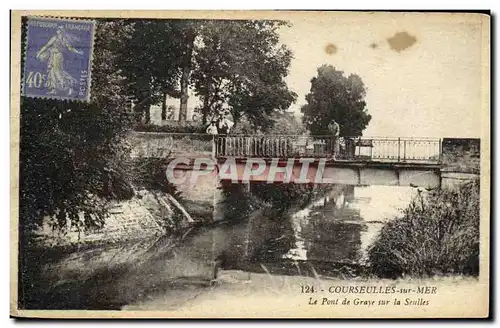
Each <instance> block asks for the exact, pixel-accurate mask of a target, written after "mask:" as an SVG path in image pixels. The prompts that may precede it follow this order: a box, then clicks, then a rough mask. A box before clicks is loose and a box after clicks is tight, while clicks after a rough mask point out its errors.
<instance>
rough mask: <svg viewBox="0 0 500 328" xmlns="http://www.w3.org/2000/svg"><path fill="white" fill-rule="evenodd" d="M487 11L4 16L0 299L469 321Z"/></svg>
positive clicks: (486, 83) (486, 113)
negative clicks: (5, 230) (5, 289)
mask: <svg viewBox="0 0 500 328" xmlns="http://www.w3.org/2000/svg"><path fill="white" fill-rule="evenodd" d="M489 56H490V16H489V13H488V12H482V13H481V12H381V11H380V12H350V11H343V12H335V11H290V12H287V11H239V12H237V11H235V12H230V11H193V12H188V11H186V12H181V11H125V10H124V11H81V12H79V11H11V100H12V103H11V158H12V160H11V170H12V171H11V176H12V177H13V178H12V180H13V181H14V182H13V184H12V185H11V206H12V209H11V225H12V228H11V253H12V254H13V256H12V258H11V271H12V273H11V279H12V282H11V296H10V299H11V310H10V314H11V316H14V317H36V318H44V317H45V318H86V317H93V318H109V317H114V318H145V317H148V318H152V317H155V318H360V317H361V318H486V317H488V316H489V311H490V310H489V304H490V300H489V297H490V296H489V293H488V291H489V287H490V286H489V284H490V276H489V275H490V268H489V263H490V261H489V253H490V249H489V245H490V238H492V237H491V235H490V231H489V226H490V133H491V132H490V57H489Z"/></svg>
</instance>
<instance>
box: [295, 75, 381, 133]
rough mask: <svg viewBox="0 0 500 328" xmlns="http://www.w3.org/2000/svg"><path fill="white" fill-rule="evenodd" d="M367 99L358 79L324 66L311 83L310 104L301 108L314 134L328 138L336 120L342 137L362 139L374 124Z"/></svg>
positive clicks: (304, 118) (306, 123)
mask: <svg viewBox="0 0 500 328" xmlns="http://www.w3.org/2000/svg"><path fill="white" fill-rule="evenodd" d="M365 95H366V90H365V86H364V84H363V81H362V80H361V78H360V77H359V76H358V75H356V74H351V75H349V76H348V77H345V76H344V73H343V72H342V71H338V70H336V69H335V68H334V67H333V66H331V65H323V66H321V67H319V68H318V76H316V77H314V78H313V79H312V80H311V90H310V92H309V94H307V95H306V101H307V104H305V105H304V106H302V108H301V111H302V113H304V116H303V122H304V123H305V125H306V127H307V128H308V129H309V131H311V133H312V134H315V135H328V134H329V133H330V132H329V130H328V124H329V123H330V122H331V121H332V120H333V119H334V120H335V121H336V122H337V123H338V124H339V125H340V135H341V136H361V135H362V134H363V130H364V129H365V128H366V127H367V125H368V123H370V120H371V115H370V114H368V112H367V109H366V102H365V100H364V98H365Z"/></svg>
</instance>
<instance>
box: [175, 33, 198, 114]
mask: <svg viewBox="0 0 500 328" xmlns="http://www.w3.org/2000/svg"><path fill="white" fill-rule="evenodd" d="M195 38H196V33H192V35H190V36H189V38H188V39H187V40H186V43H187V49H186V56H185V57H184V63H183V65H182V75H181V97H180V98H181V103H180V106H179V122H180V123H181V124H184V123H186V120H187V104H188V98H189V77H190V75H191V60H192V57H193V49H194V40H195Z"/></svg>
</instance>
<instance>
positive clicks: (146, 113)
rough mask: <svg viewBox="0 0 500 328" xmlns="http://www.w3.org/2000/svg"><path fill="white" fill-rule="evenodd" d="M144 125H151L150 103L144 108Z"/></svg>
mask: <svg viewBox="0 0 500 328" xmlns="http://www.w3.org/2000/svg"><path fill="white" fill-rule="evenodd" d="M144 123H145V124H149V123H151V105H150V104H149V102H148V104H147V105H146V108H144Z"/></svg>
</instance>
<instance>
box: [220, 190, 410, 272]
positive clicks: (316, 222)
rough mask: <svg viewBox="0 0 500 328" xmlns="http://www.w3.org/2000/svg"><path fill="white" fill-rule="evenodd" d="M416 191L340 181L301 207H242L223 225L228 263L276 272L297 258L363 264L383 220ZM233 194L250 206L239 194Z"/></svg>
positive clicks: (288, 267) (329, 264) (329, 266)
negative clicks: (341, 182)
mask: <svg viewBox="0 0 500 328" xmlns="http://www.w3.org/2000/svg"><path fill="white" fill-rule="evenodd" d="M415 193H416V191H415V190H414V189H413V188H411V187H394V186H345V185H342V186H341V185H336V186H332V187H331V188H330V189H329V190H328V192H326V194H325V193H323V194H322V196H317V197H314V198H313V199H312V201H311V202H310V203H309V204H308V205H307V206H306V207H305V208H302V209H297V208H295V209H293V210H291V209H289V210H288V211H279V210H276V208H273V206H268V207H262V208H259V209H258V210H256V209H255V208H254V209H253V210H252V211H250V212H251V214H250V215H248V216H245V215H243V213H247V212H248V211H246V210H244V209H243V208H242V207H238V208H237V209H234V210H233V211H232V212H231V213H232V214H231V216H234V217H235V218H238V219H239V220H237V221H239V222H238V223H235V224H231V225H230V226H231V227H229V226H228V227H227V228H226V229H224V230H225V232H226V234H228V235H227V236H226V237H224V238H223V239H224V240H225V243H229V244H227V247H224V252H223V253H224V260H225V263H226V267H227V268H229V267H231V268H233V269H236V268H239V269H243V270H253V269H254V267H260V263H265V264H266V266H267V267H269V266H272V267H273V269H272V270H271V271H272V272H283V273H290V272H288V271H290V270H291V271H293V270H295V269H294V266H293V265H294V264H293V263H295V262H296V261H298V262H300V263H309V264H310V263H312V264H313V265H314V266H315V267H316V266H319V264H318V263H321V266H322V268H323V269H324V270H326V271H328V270H332V268H333V264H336V265H337V264H351V265H359V264H364V263H365V261H366V255H367V250H368V247H369V246H370V245H371V244H372V242H373V240H374V238H375V237H376V235H377V233H378V232H379V230H380V229H381V228H382V226H383V224H384V222H385V221H387V220H390V219H392V218H394V217H396V216H397V215H398V214H399V213H400V210H402V209H403V208H404V207H406V206H407V205H408V204H409V202H410V200H411V198H412V197H413V195H414V194H415ZM235 198H236V199H239V201H240V203H245V204H247V202H243V197H242V196H241V195H239V196H234V195H233V197H232V198H231V199H233V200H234V199H235ZM233 204H234V203H233ZM243 207H245V206H243ZM225 213H226V214H229V212H228V211H225ZM244 216H245V217H244ZM230 221H231V222H235V221H234V220H233V219H231V220H230ZM221 238H222V237H221ZM297 273H298V272H297V271H295V273H293V272H292V274H297Z"/></svg>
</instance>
